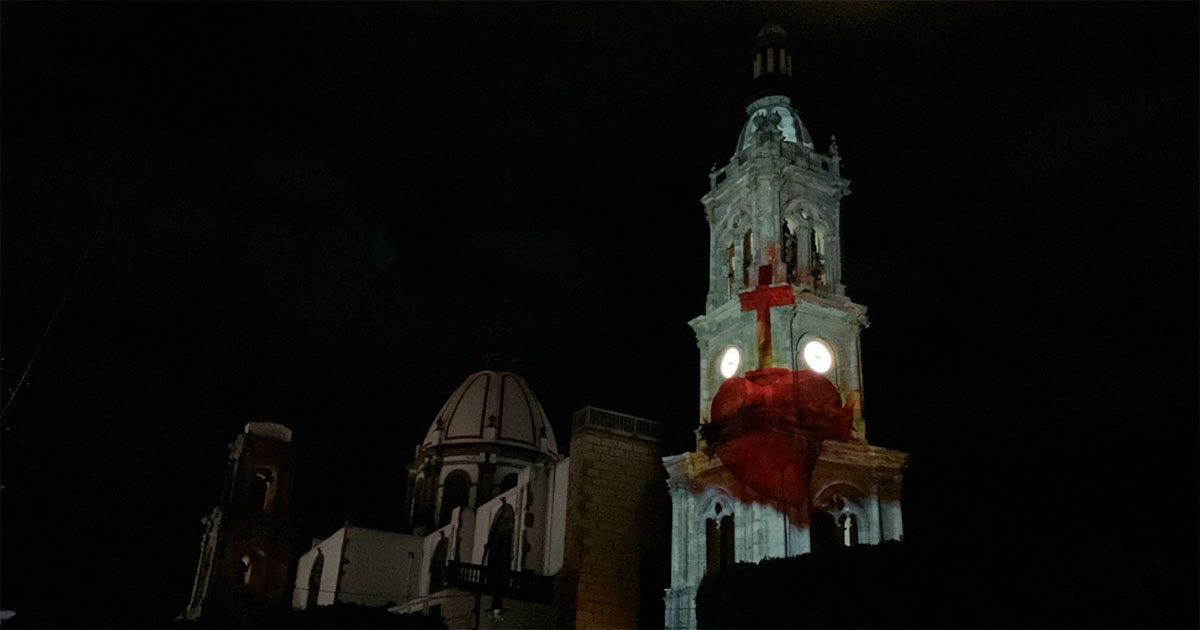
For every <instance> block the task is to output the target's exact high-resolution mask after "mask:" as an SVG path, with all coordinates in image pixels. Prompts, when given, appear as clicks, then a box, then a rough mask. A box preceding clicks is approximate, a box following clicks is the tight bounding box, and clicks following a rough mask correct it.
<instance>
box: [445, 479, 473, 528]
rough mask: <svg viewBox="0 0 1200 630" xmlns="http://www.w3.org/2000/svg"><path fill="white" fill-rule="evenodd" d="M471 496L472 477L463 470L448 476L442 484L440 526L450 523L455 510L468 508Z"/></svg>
mask: <svg viewBox="0 0 1200 630" xmlns="http://www.w3.org/2000/svg"><path fill="white" fill-rule="evenodd" d="M470 496H471V477H470V475H468V474H467V473H466V472H465V471H462V470H456V471H454V472H452V473H450V474H449V475H446V480H445V481H443V482H442V513H441V516H440V518H438V526H439V527H440V526H442V525H445V524H446V523H449V522H450V515H451V513H452V512H454V508H460V507H466V505H467V500H468V499H469V498H470Z"/></svg>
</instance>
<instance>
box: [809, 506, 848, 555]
mask: <svg viewBox="0 0 1200 630" xmlns="http://www.w3.org/2000/svg"><path fill="white" fill-rule="evenodd" d="M808 533H809V540H810V542H811V543H812V550H813V552H820V551H825V550H827V549H832V548H834V547H840V546H841V544H842V541H841V538H840V534H841V532H839V531H838V526H837V523H836V522H835V521H834V520H833V515H832V514H830V513H829V512H824V511H818V512H815V513H813V518H812V525H811V526H810V527H809V528H808Z"/></svg>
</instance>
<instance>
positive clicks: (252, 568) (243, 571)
mask: <svg viewBox="0 0 1200 630" xmlns="http://www.w3.org/2000/svg"><path fill="white" fill-rule="evenodd" d="M262 556H263V554H262V552H260V551H247V552H245V553H243V554H242V557H241V559H240V560H238V563H237V570H238V578H240V579H241V581H242V585H243V586H249V585H250V582H251V581H252V580H254V579H256V577H257V575H256V574H257V572H258V570H259V564H261V562H260V561H261V560H262Z"/></svg>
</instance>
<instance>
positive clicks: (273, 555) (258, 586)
mask: <svg viewBox="0 0 1200 630" xmlns="http://www.w3.org/2000/svg"><path fill="white" fill-rule="evenodd" d="M294 464H295V450H294V447H293V445H292V431H291V429H289V428H287V427H285V426H283V425H282V424H277V423H274V422H250V423H248V424H247V425H246V426H245V429H244V430H243V431H242V434H241V435H239V436H237V438H236V439H235V440H234V441H233V442H232V443H230V444H229V463H228V468H227V471H226V476H225V486H224V489H223V490H222V492H221V499H220V503H218V505H217V506H216V507H215V508H213V511H212V513H210V514H209V515H208V516H207V517H205V518H204V519H203V522H204V525H205V531H204V537H203V539H202V540H201V543H200V562H199V565H198V566H197V568H196V579H195V583H194V585H193V587H192V597H191V600H190V602H189V603H188V607H187V610H186V612H185V613H184V616H185V617H186V618H187V619H190V620H199V621H201V622H203V623H205V624H212V625H218V626H220V625H230V624H245V623H253V622H254V621H255V620H257V619H259V618H261V617H262V616H263V615H265V614H270V613H275V612H278V611H280V610H282V609H283V607H284V606H285V605H286V604H287V601H288V584H289V579H288V577H289V571H290V565H291V560H292V555H293V549H294V542H295V535H294V532H295V527H294V523H293V521H292V519H291V517H290V515H289V507H290V504H291V499H292V479H293V471H294Z"/></svg>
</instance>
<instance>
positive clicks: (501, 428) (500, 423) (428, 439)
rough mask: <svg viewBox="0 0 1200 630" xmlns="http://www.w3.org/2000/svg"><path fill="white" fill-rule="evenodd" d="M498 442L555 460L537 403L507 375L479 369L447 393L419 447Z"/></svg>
mask: <svg viewBox="0 0 1200 630" xmlns="http://www.w3.org/2000/svg"><path fill="white" fill-rule="evenodd" d="M478 443H498V444H506V445H510V446H516V447H519V448H525V449H530V450H534V451H539V452H541V453H543V454H545V455H549V456H551V457H554V458H557V457H558V446H557V444H556V442H555V441H554V431H553V430H552V429H551V428H550V422H549V421H548V420H546V412H545V411H543V410H542V404H541V403H540V402H538V399H537V397H536V396H534V395H533V392H532V391H530V389H529V386H528V385H526V384H525V379H523V378H521V377H520V376H517V375H516V374H514V373H512V372H495V371H492V370H484V371H482V372H476V373H474V374H472V375H470V376H468V377H467V379H466V380H465V381H463V383H462V385H459V386H458V388H457V389H455V390H454V393H453V394H450V398H449V399H448V400H446V404H445V405H442V409H441V411H439V412H438V414H437V416H436V417H435V418H434V420H433V424H432V425H430V427H429V431H427V432H426V433H425V440H424V441H423V442H422V446H423V447H428V446H434V445H439V444H443V445H458V444H462V445H466V444H478Z"/></svg>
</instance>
